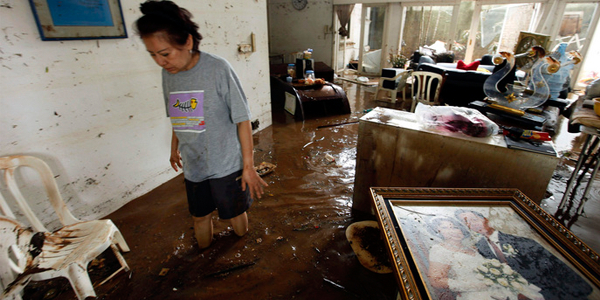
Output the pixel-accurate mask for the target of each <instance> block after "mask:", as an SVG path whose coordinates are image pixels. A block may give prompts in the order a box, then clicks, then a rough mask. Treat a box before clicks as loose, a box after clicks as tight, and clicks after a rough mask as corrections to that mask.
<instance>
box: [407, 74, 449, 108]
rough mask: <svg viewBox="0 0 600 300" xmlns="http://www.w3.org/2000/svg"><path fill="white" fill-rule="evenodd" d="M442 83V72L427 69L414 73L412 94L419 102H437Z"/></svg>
mask: <svg viewBox="0 0 600 300" xmlns="http://www.w3.org/2000/svg"><path fill="white" fill-rule="evenodd" d="M441 85H442V75H440V74H437V73H433V72H427V71H415V72H413V73H412V87H413V88H412V96H413V99H416V100H417V101H419V102H422V103H425V104H436V103H437V102H438V98H439V96H440V87H441Z"/></svg>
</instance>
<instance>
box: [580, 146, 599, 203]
mask: <svg viewBox="0 0 600 300" xmlns="http://www.w3.org/2000/svg"><path fill="white" fill-rule="evenodd" d="M593 160H594V162H595V164H596V165H595V166H594V171H593V172H592V175H591V177H590V181H588V183H587V186H586V187H585V191H584V192H583V198H581V202H580V203H579V207H578V208H577V214H578V215H581V214H582V213H583V205H584V204H585V202H586V201H587V196H588V193H589V192H590V187H591V186H592V183H593V182H594V178H595V177H596V173H597V172H598V167H600V154H599V153H595V154H594V157H593Z"/></svg>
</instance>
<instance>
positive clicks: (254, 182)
mask: <svg viewBox="0 0 600 300" xmlns="http://www.w3.org/2000/svg"><path fill="white" fill-rule="evenodd" d="M237 128H238V137H239V139H240V144H241V145H242V158H243V160H244V169H243V171H242V190H243V191H245V190H246V188H249V189H250V196H251V197H252V198H253V199H260V198H261V197H262V194H264V191H263V186H269V185H268V184H267V183H266V182H265V181H264V180H262V178H260V176H259V175H258V173H256V170H255V169H254V142H253V141H252V126H251V125H250V121H244V122H240V123H237Z"/></svg>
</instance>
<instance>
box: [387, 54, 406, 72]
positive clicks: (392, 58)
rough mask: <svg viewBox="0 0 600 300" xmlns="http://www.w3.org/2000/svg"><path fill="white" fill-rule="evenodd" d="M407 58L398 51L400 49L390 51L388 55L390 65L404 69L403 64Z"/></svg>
mask: <svg viewBox="0 0 600 300" xmlns="http://www.w3.org/2000/svg"><path fill="white" fill-rule="evenodd" d="M407 60H408V58H407V57H406V56H404V55H402V53H400V50H398V51H396V52H394V51H390V54H389V56H388V62H389V63H391V64H392V67H394V68H399V69H404V65H405V64H406V61H407Z"/></svg>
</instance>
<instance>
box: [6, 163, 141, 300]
mask: <svg viewBox="0 0 600 300" xmlns="http://www.w3.org/2000/svg"><path fill="white" fill-rule="evenodd" d="M19 167H29V168H32V169H34V170H35V171H37V172H38V173H39V174H40V177H41V180H42V182H43V185H44V188H45V191H46V196H47V197H48V199H49V200H50V204H51V205H52V207H53V208H54V210H55V212H56V214H57V215H58V218H59V219H60V222H61V223H62V225H63V227H62V228H60V229H59V230H57V231H54V232H49V231H48V230H47V229H46V227H45V226H44V225H43V224H42V223H41V221H40V220H39V219H38V218H37V217H36V215H35V213H34V212H33V210H32V209H31V208H30V206H29V204H28V202H27V200H25V198H24V197H23V194H22V193H21V191H20V187H19V185H18V184H17V181H16V179H15V171H16V169H18V168H19ZM0 170H3V171H4V179H5V181H6V186H7V187H8V190H9V191H10V193H11V194H12V198H13V199H14V200H15V201H16V204H17V206H18V208H19V209H20V213H21V214H22V215H23V216H25V218H26V219H27V221H28V222H29V224H27V225H28V226H31V228H33V230H34V231H35V232H42V233H43V234H44V237H45V239H44V243H43V247H42V249H41V250H42V252H41V253H40V254H39V255H38V256H37V257H36V260H37V262H36V263H37V270H38V271H41V270H43V271H41V272H34V273H33V274H31V279H32V280H35V281H38V280H46V279H50V278H55V277H66V278H67V279H68V280H69V282H70V283H71V286H72V287H73V290H74V291H75V294H76V295H77V297H78V298H79V299H85V298H87V297H95V296H96V293H95V291H94V287H93V285H92V282H91V280H90V278H89V275H88V273H87V266H88V264H89V262H90V261H92V260H93V259H94V258H96V257H97V256H98V255H100V254H101V253H102V252H104V250H106V249H108V247H110V248H111V249H112V250H113V252H114V254H115V256H116V257H117V259H118V260H119V262H120V264H121V268H120V269H119V270H117V271H115V272H114V273H113V274H112V275H110V276H109V277H108V278H106V279H105V280H104V281H103V282H101V283H100V284H103V283H104V282H106V281H107V280H109V279H110V278H112V277H113V276H115V275H116V274H117V273H119V272H120V271H122V270H125V271H126V272H127V271H129V266H128V265H127V262H125V259H124V258H123V256H122V255H121V252H120V251H123V252H129V246H127V243H126V242H125V239H123V236H122V235H121V232H120V231H119V229H118V228H117V227H116V226H115V224H113V222H112V221H111V220H94V221H80V220H79V219H77V218H75V217H74V216H73V215H72V214H71V212H70V211H69V209H68V208H67V206H66V204H65V202H64V201H63V199H62V197H61V195H60V193H59V190H58V186H57V184H56V182H55V180H54V175H53V174H52V171H51V170H50V167H48V165H47V164H46V163H45V162H44V161H42V160H41V159H38V158H35V157H32V156H8V157H0ZM34 200H37V199H31V201H34ZM0 211H1V213H2V216H4V217H6V218H10V219H14V220H16V219H17V218H15V214H14V213H13V212H12V210H11V209H10V207H9V205H8V203H7V202H6V200H5V198H4V197H3V196H2V193H0ZM0 242H1V243H2V244H3V245H4V240H2V241H0ZM119 250H120V251H119ZM17 269H18V268H17ZM13 271H14V270H13ZM17 273H18V272H17ZM2 276H3V278H2V281H3V282H4V275H2ZM17 276H18V274H17Z"/></svg>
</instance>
